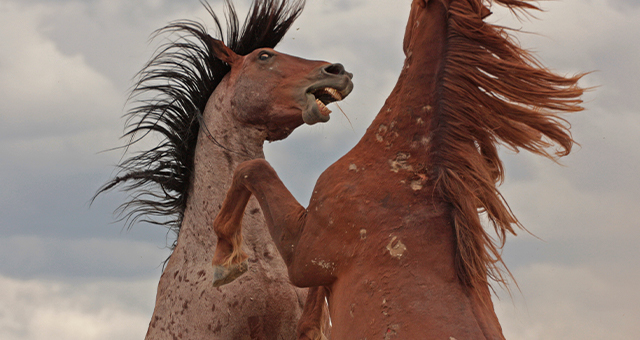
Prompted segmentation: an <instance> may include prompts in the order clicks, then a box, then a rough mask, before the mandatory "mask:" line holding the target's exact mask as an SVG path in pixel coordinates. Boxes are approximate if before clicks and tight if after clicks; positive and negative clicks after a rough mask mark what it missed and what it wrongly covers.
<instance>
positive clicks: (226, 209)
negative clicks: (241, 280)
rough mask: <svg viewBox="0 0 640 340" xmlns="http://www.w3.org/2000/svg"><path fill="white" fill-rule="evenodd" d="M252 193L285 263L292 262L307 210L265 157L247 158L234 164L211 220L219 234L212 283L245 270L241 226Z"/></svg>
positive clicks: (216, 283) (245, 259) (227, 279)
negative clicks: (216, 214)
mask: <svg viewBox="0 0 640 340" xmlns="http://www.w3.org/2000/svg"><path fill="white" fill-rule="evenodd" d="M251 195H254V196H255V197H256V198H257V199H258V202H259V203H260V206H261V207H262V212H263V213H264V217H265V220H266V222H267V226H268V227H269V232H270V233H271V237H272V238H273V240H274V242H275V244H276V246H277V247H278V251H279V252H280V255H281V256H282V258H283V259H284V261H285V264H287V267H289V265H291V263H292V259H293V255H294V250H295V246H296V245H297V243H298V240H299V238H300V233H301V230H302V228H301V227H302V225H303V224H304V219H305V216H306V210H305V209H304V207H302V206H301V205H300V204H299V203H298V201H296V199H295V198H294V197H293V195H291V193H290V192H289V191H288V190H287V188H286V187H285V186H284V184H283V183H282V181H280V178H278V175H277V174H276V172H275V170H273V168H272V167H271V166H270V165H269V163H267V161H265V160H263V159H256V160H251V161H246V162H243V163H242V164H240V165H239V166H238V167H237V168H236V170H235V172H234V174H233V181H232V183H231V188H230V189H229V191H228V192H227V196H226V197H225V200H224V202H223V203H222V208H221V210H220V212H219V213H218V216H217V217H216V219H215V220H214V222H213V229H214V231H215V233H216V235H217V236H218V244H217V245H216V250H215V254H214V257H213V261H212V263H213V265H214V267H215V272H214V285H215V286H220V285H224V284H227V283H230V282H232V281H233V280H235V279H236V278H238V277H239V276H240V275H242V274H243V273H244V272H246V271H247V255H246V254H245V253H244V252H243V251H242V230H241V229H242V217H243V215H244V210H245V208H246V205H247V203H248V202H249V198H251Z"/></svg>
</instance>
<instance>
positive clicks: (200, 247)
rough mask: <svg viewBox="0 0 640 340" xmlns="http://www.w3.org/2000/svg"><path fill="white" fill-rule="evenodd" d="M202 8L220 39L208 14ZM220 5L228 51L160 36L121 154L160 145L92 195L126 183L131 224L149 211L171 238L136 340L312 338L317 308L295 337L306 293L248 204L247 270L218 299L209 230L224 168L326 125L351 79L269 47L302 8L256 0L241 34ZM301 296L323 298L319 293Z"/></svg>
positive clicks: (196, 30)
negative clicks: (141, 337)
mask: <svg viewBox="0 0 640 340" xmlns="http://www.w3.org/2000/svg"><path fill="white" fill-rule="evenodd" d="M205 6H206V8H207V9H208V11H209V12H210V14H211V15H212V16H213V19H214V21H215V23H216V28H217V36H218V37H219V39H222V27H221V24H220V22H219V20H218V18H217V17H216V15H215V13H214V12H213V10H212V8H211V7H210V6H209V5H207V4H205ZM226 6H227V13H228V14H227V24H228V28H227V40H226V45H225V44H224V43H223V42H222V41H221V40H217V39H214V38H212V37H211V36H209V35H208V34H207V33H206V29H205V28H204V27H203V26H202V25H200V24H198V23H196V22H192V21H179V22H175V23H172V24H170V25H168V26H167V27H165V28H164V29H162V30H160V31H159V32H158V33H169V34H171V36H172V37H174V38H176V40H174V41H172V42H170V43H168V44H167V45H165V46H164V48H162V49H160V50H159V53H158V54H157V55H156V56H155V57H154V58H153V59H152V60H151V61H150V62H149V64H148V65H147V66H146V67H145V69H143V71H142V72H141V74H140V77H139V81H138V83H137V86H136V88H135V89H134V91H133V94H134V95H137V96H143V97H142V98H141V100H142V104H141V105H140V106H138V107H136V108H134V109H133V110H132V111H130V113H129V115H130V118H129V121H128V130H127V132H126V133H125V136H128V137H130V138H131V141H130V143H129V144H128V146H129V145H131V144H133V143H135V142H137V141H139V140H140V139H142V137H145V136H147V135H152V136H154V137H157V136H158V135H159V136H160V137H162V138H163V141H162V142H161V144H160V145H159V146H157V147H154V148H152V149H150V150H148V151H146V152H143V153H140V154H138V155H135V156H133V157H131V158H129V159H128V160H125V161H124V162H123V163H122V164H121V165H120V166H121V168H122V171H121V172H120V173H119V174H118V175H117V176H116V177H115V178H114V179H113V180H111V181H110V182H109V183H107V184H106V185H105V186H104V187H103V188H101V189H100V191H99V192H98V194H99V193H101V192H104V191H106V190H109V189H111V188H113V187H115V186H117V185H123V184H126V186H125V187H124V188H125V189H127V190H137V191H134V196H133V198H132V200H131V201H130V202H127V203H125V204H124V205H123V206H122V207H121V208H122V209H123V211H125V212H127V214H126V215H125V217H126V218H129V223H133V222H135V221H136V220H137V219H140V218H144V219H147V220H149V219H151V218H152V217H153V215H155V216H159V217H160V219H156V220H155V221H152V222H155V223H158V224H166V225H168V226H170V227H173V228H174V230H175V231H176V233H178V232H179V233H178V236H177V241H176V243H174V246H173V247H174V249H173V253H172V254H171V257H170V258H169V259H168V262H167V263H166V268H165V269H164V271H163V274H162V277H161V279H160V283H159V286H158V292H157V298H156V306H155V310H154V313H153V317H152V320H151V322H150V325H149V329H148V332H147V336H146V339H175V338H184V339H229V340H239V339H240V340H241V339H273V340H276V339H277V340H280V339H298V338H300V339H307V338H316V337H318V336H319V333H320V332H321V329H320V326H324V324H323V323H322V320H321V319H319V318H320V317H322V314H318V313H317V312H314V311H318V310H319V309H318V308H314V309H312V310H311V312H312V313H310V314H306V315H305V318H303V322H302V323H301V326H300V329H299V333H300V334H299V335H298V334H296V333H297V332H296V325H297V322H298V321H299V318H300V317H301V314H302V312H303V310H302V305H303V304H304V301H305V300H304V299H305V294H306V290H301V289H299V288H296V287H294V286H292V285H291V284H290V282H289V279H288V276H287V271H286V267H285V264H284V262H283V261H282V259H281V257H280V256H279V254H278V252H277V249H276V247H275V245H274V244H273V242H272V241H271V238H270V236H269V234H268V231H267V228H266V227H264V224H265V222H264V219H263V217H262V214H261V213H260V208H259V206H258V204H257V203H251V204H250V205H249V208H250V209H249V210H248V211H247V214H246V216H245V225H244V228H245V230H244V236H245V240H246V243H245V245H246V246H247V247H246V249H245V251H246V252H247V253H249V254H250V262H251V270H250V271H249V273H247V275H245V276H244V277H242V278H241V279H239V280H238V281H237V282H235V283H234V284H232V285H229V286H228V287H227V288H226V289H225V290H224V291H222V290H220V288H216V287H212V285H211V281H212V275H213V272H212V268H211V266H210V265H209V263H210V261H211V256H212V254H211V252H210V249H211V247H213V246H214V245H215V242H216V240H215V239H213V238H212V237H211V235H212V229H211V225H212V222H213V218H214V217H215V216H216V214H217V213H218V211H219V209H220V206H221V204H222V201H223V199H224V194H225V193H226V190H227V188H228V187H229V186H230V184H231V179H232V175H233V169H235V168H236V167H237V165H238V164H240V163H241V162H243V161H247V160H251V159H256V158H263V157H264V154H263V144H264V141H265V140H269V141H273V140H279V139H283V138H285V137H287V136H288V135H289V134H290V133H291V132H292V131H293V130H294V129H295V128H297V127H298V126H300V125H302V124H303V123H305V122H306V123H307V124H313V123H316V122H321V121H327V120H328V119H329V116H328V115H329V113H330V110H329V109H327V108H326V107H325V104H328V103H330V102H333V101H336V100H341V99H343V98H344V97H346V96H347V95H348V94H349V92H350V91H351V89H352V87H353V85H352V82H351V77H352V75H351V74H349V73H348V72H346V71H345V70H344V68H343V67H342V65H340V64H329V63H327V62H321V61H309V60H304V59H300V58H296V57H292V56H289V55H285V54H282V53H279V52H276V51H274V50H273V49H272V48H273V47H274V46H275V45H276V44H277V43H278V42H279V41H280V40H281V39H282V37H283V36H284V34H285V33H286V32H287V30H288V29H289V28H290V26H291V25H292V23H293V22H294V20H295V19H296V18H297V17H298V15H299V14H300V12H301V10H302V8H303V6H304V1H300V0H295V1H284V0H256V1H254V2H253V5H252V9H251V10H250V13H249V15H248V17H247V19H246V21H245V23H244V26H243V27H242V30H240V29H239V25H238V18H237V15H236V13H235V10H234V7H233V5H232V3H231V2H230V1H226ZM227 46H228V47H227ZM201 113H202V114H201ZM140 136H142V137H140ZM150 216H151V217H150ZM167 219H168V220H167ZM309 298H310V300H311V301H312V302H315V301H318V300H320V301H322V302H324V294H321V295H318V298H314V295H313V294H309ZM314 306H315V305H314ZM320 307H322V306H320ZM313 313H315V314H313ZM326 324H327V325H328V322H327V323H326Z"/></svg>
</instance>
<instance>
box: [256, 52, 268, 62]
mask: <svg viewBox="0 0 640 340" xmlns="http://www.w3.org/2000/svg"><path fill="white" fill-rule="evenodd" d="M269 58H271V54H269V53H267V52H262V53H260V55H259V56H258V59H260V60H267V59H269Z"/></svg>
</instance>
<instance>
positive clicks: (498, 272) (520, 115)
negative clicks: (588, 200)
mask: <svg viewBox="0 0 640 340" xmlns="http://www.w3.org/2000/svg"><path fill="white" fill-rule="evenodd" d="M494 2H495V3H497V4H499V5H503V6H506V7H508V8H509V9H510V10H511V11H521V12H524V13H525V14H526V11H527V10H539V8H538V7H537V6H535V5H532V4H531V3H530V2H531V1H517V0H494ZM490 3H491V2H490V1H486V0H458V1H452V2H451V5H450V7H449V9H448V10H449V18H448V23H447V25H448V42H447V47H446V52H445V60H444V62H443V67H442V69H441V71H440V73H439V79H438V90H437V91H438V92H439V96H438V98H439V100H438V101H437V102H436V107H435V108H434V110H435V114H434V115H433V121H432V122H431V126H432V128H433V132H432V134H431V143H432V144H431V147H430V154H431V156H432V157H431V159H432V160H433V165H432V174H431V175H432V179H433V181H434V182H435V188H434V194H435V195H436V196H439V197H440V198H442V199H444V200H445V202H447V203H449V204H450V205H451V214H452V216H451V217H452V222H453V224H454V228H455V233H456V238H457V252H456V266H457V272H458V276H459V278H460V280H461V281H462V282H463V283H464V284H466V285H467V286H469V287H472V288H478V287H483V286H484V287H486V286H487V285H488V284H489V283H490V282H489V279H492V280H493V281H495V282H498V283H499V284H501V285H506V279H505V276H504V273H505V271H506V273H508V275H509V276H510V273H509V271H508V269H506V267H505V266H504V263H503V261H502V258H501V252H500V249H501V248H502V246H503V245H504V242H505V239H506V235H507V233H511V234H514V235H515V233H516V232H515V230H514V226H517V227H519V228H522V229H524V227H523V226H522V225H521V224H520V222H519V221H518V219H517V218H516V217H515V216H514V214H513V213H512V211H511V210H510V208H509V206H508V204H507V203H506V202H505V200H504V199H503V197H502V195H501V194H500V192H499V191H498V189H497V185H498V184H500V183H501V182H502V180H503V178H504V169H503V165H502V162H501V160H500V158H499V156H498V150H497V145H498V144H499V143H501V144H503V145H506V146H507V147H508V148H510V149H512V150H516V151H517V150H519V149H525V150H528V151H531V152H533V153H536V154H539V155H542V156H545V157H548V158H551V159H555V158H556V157H561V156H565V155H567V154H569V152H570V151H571V147H572V145H573V143H574V141H573V139H572V137H571V133H570V132H569V124H568V123H567V122H566V121H565V120H564V119H563V118H561V117H559V116H558V113H561V112H576V111H581V110H582V109H583V108H582V107H581V106H580V104H581V103H582V101H581V100H580V99H579V98H580V96H581V95H582V93H583V91H584V89H582V88H580V87H578V85H577V83H578V80H579V79H580V78H581V77H582V76H583V75H582V74H580V75H576V76H569V77H563V76H559V75H556V74H554V73H552V72H551V71H550V70H548V69H546V68H545V67H544V66H542V65H541V64H540V63H539V62H538V60H537V59H536V58H535V57H533V56H532V55H531V54H530V53H529V52H528V51H526V50H524V49H522V48H521V47H520V46H519V44H518V43H516V42H515V41H514V40H513V38H512V37H511V36H510V35H509V33H508V31H507V29H505V28H503V27H500V26H496V25H493V24H489V23H487V22H485V21H484V18H485V17H486V16H488V15H489V14H490V12H489V10H488V9H487V7H486V6H488V5H490ZM554 146H556V147H557V150H555V153H549V148H551V147H554ZM479 213H485V214H486V216H487V218H488V220H489V222H490V224H491V225H492V226H493V228H494V229H495V232H496V234H497V236H498V240H494V239H493V238H492V237H491V235H490V234H489V233H487V231H486V230H485V229H484V228H483V225H482V223H481V220H480V215H479Z"/></svg>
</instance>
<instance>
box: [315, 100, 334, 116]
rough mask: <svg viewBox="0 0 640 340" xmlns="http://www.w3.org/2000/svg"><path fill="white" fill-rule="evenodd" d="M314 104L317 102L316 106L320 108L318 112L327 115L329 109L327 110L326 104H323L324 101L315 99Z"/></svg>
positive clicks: (329, 111)
mask: <svg viewBox="0 0 640 340" xmlns="http://www.w3.org/2000/svg"><path fill="white" fill-rule="evenodd" d="M316 104H318V108H319V109H320V114H322V115H324V116H328V115H329V114H330V113H331V110H329V108H327V106H326V105H324V103H323V102H322V101H321V100H320V99H316Z"/></svg>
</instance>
